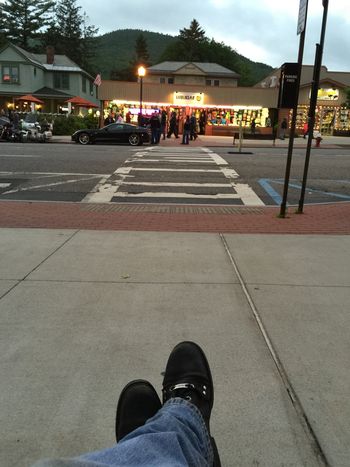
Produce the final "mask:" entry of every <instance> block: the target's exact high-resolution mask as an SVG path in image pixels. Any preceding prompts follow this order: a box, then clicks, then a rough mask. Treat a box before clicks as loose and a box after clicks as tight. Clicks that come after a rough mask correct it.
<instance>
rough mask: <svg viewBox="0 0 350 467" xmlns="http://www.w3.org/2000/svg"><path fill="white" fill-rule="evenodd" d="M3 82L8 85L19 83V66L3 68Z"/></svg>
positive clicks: (4, 66)
mask: <svg viewBox="0 0 350 467" xmlns="http://www.w3.org/2000/svg"><path fill="white" fill-rule="evenodd" d="M2 82H3V83H8V84H18V83H19V67H18V66H17V65H3V66H2Z"/></svg>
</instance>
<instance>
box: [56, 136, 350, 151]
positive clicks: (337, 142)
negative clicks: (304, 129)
mask: <svg viewBox="0 0 350 467" xmlns="http://www.w3.org/2000/svg"><path fill="white" fill-rule="evenodd" d="M181 141H182V139H181V137H180V138H179V139H175V138H174V137H171V138H170V139H165V140H163V139H161V141H160V145H161V146H178V145H180V143H181ZM52 142H53V143H70V144H76V143H73V142H72V140H71V137H70V136H53V137H52ZM288 144H289V140H288V139H285V140H280V139H276V143H275V146H273V141H272V140H259V139H244V140H243V146H242V148H243V149H242V150H244V148H254V147H256V148H260V147H261V148H265V147H266V148H272V147H277V148H288ZM306 144H307V140H306V139H303V138H295V139H294V146H295V147H296V148H297V147H303V148H306ZM342 145H344V146H345V147H347V148H350V138H349V137H345V136H324V138H323V141H322V142H321V148H329V149H334V148H335V149H336V148H337V147H341V146H342ZM190 146H193V147H199V146H207V147H230V146H232V147H235V148H238V141H236V143H235V145H233V137H231V136H203V135H200V136H198V138H197V139H196V140H195V141H190ZM313 146H314V143H313Z"/></svg>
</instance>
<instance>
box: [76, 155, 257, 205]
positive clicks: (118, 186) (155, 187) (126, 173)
mask: <svg viewBox="0 0 350 467" xmlns="http://www.w3.org/2000/svg"><path fill="white" fill-rule="evenodd" d="M239 179H240V177H239V174H238V173H237V172H236V171H235V170H234V169H233V168H230V167H229V164H228V163H227V162H226V160H225V159H223V158H222V157H221V156H220V155H219V154H216V153H215V152H213V151H211V150H210V149H207V148H182V147H179V148H173V147H171V148H164V147H159V146H150V147H146V148H142V149H139V150H137V151H136V152H135V153H134V154H133V155H132V156H131V157H129V158H128V159H127V160H126V161H125V162H124V164H123V165H122V166H121V167H119V168H118V169H117V170H116V171H115V172H114V173H113V174H112V175H111V176H109V177H104V178H102V179H101V180H100V182H99V183H98V184H97V185H96V186H95V187H94V189H93V190H92V191H91V192H90V193H88V194H87V195H86V196H85V198H84V199H83V200H82V202H86V203H109V202H123V203H125V202H126V203H140V202H142V203H147V202H148V203H154V202H162V203H167V202H168V203H174V202H182V203H184V202H185V203H197V204H198V203H201V204H235V205H245V206H262V205H264V203H263V202H262V200H261V199H260V198H259V197H258V196H257V194H256V193H255V192H254V190H253V189H252V188H251V187H250V186H249V185H248V184H246V183H242V182H240V180H239Z"/></svg>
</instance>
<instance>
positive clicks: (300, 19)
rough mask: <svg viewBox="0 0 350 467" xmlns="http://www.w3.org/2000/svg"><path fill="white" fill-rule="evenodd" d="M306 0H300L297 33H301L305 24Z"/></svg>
mask: <svg viewBox="0 0 350 467" xmlns="http://www.w3.org/2000/svg"><path fill="white" fill-rule="evenodd" d="M307 6H308V0H300V5H299V17H298V28H297V34H301V33H302V32H303V31H304V30H305V26H306V14H307Z"/></svg>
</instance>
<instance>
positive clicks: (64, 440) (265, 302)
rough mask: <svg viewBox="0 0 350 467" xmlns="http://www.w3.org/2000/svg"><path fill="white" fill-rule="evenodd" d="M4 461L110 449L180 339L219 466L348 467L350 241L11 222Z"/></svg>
mask: <svg viewBox="0 0 350 467" xmlns="http://www.w3.org/2000/svg"><path fill="white" fill-rule="evenodd" d="M0 245H1V256H0V333H1V341H0V365H1V379H0V394H1V399H2V404H1V420H0V421H1V429H0V430H1V431H0V438H1V441H0V443H1V444H0V452H1V458H0V465H1V466H8V467H10V466H17V465H18V466H19V465H21V466H29V465H31V463H32V462H33V461H35V460H37V459H38V458H43V457H48V456H49V457H53V456H72V455H76V454H78V453H81V452H84V451H88V450H95V449H100V448H103V447H106V446H108V445H111V444H112V443H113V442H114V435H113V432H114V417H115V407H116V401H117V398H118V395H119V393H120V391H121V389H122V388H123V386H124V385H125V384H126V383H127V382H128V381H130V380H131V379H134V378H146V379H149V380H150V381H151V382H152V383H153V384H154V385H155V387H156V388H157V389H158V391H159V392H160V387H161V381H162V377H161V375H160V373H161V371H162V370H163V369H164V367H165V363H166V360H167V357H168V354H169V352H170V350H171V349H172V347H173V346H174V345H175V344H176V343H177V342H179V341H181V340H184V339H192V340H195V341H197V342H198V343H199V344H200V345H202V346H203V348H204V350H205V352H206V353H207V356H208V359H209V362H210V364H211V367H212V371H213V377H214V382H215V404H214V410H213V414H212V432H213V434H214V436H215V438H216V441H217V444H218V447H219V451H220V454H221V458H222V464H223V466H242V467H243V466H266V467H271V466H282V465H283V466H295V467H297V466H298V467H299V466H316V465H325V461H324V459H323V457H322V456H325V458H326V459H327V461H328V463H329V464H330V465H333V466H347V465H349V458H350V402H349V387H350V371H349V369H350V368H349V332H348V330H349V325H350V314H349V303H350V274H349V264H350V261H349V260H350V258H349V256H350V254H349V251H350V237H349V236H341V235H337V236H331V235H318V236H313V235H298V236H295V235H241V234H225V235H222V234H217V233H213V234H207V233H171V232H122V231H119V232H107V231H88V230H85V231H81V230H58V229H57V230H49V229H6V228H4V229H0Z"/></svg>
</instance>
